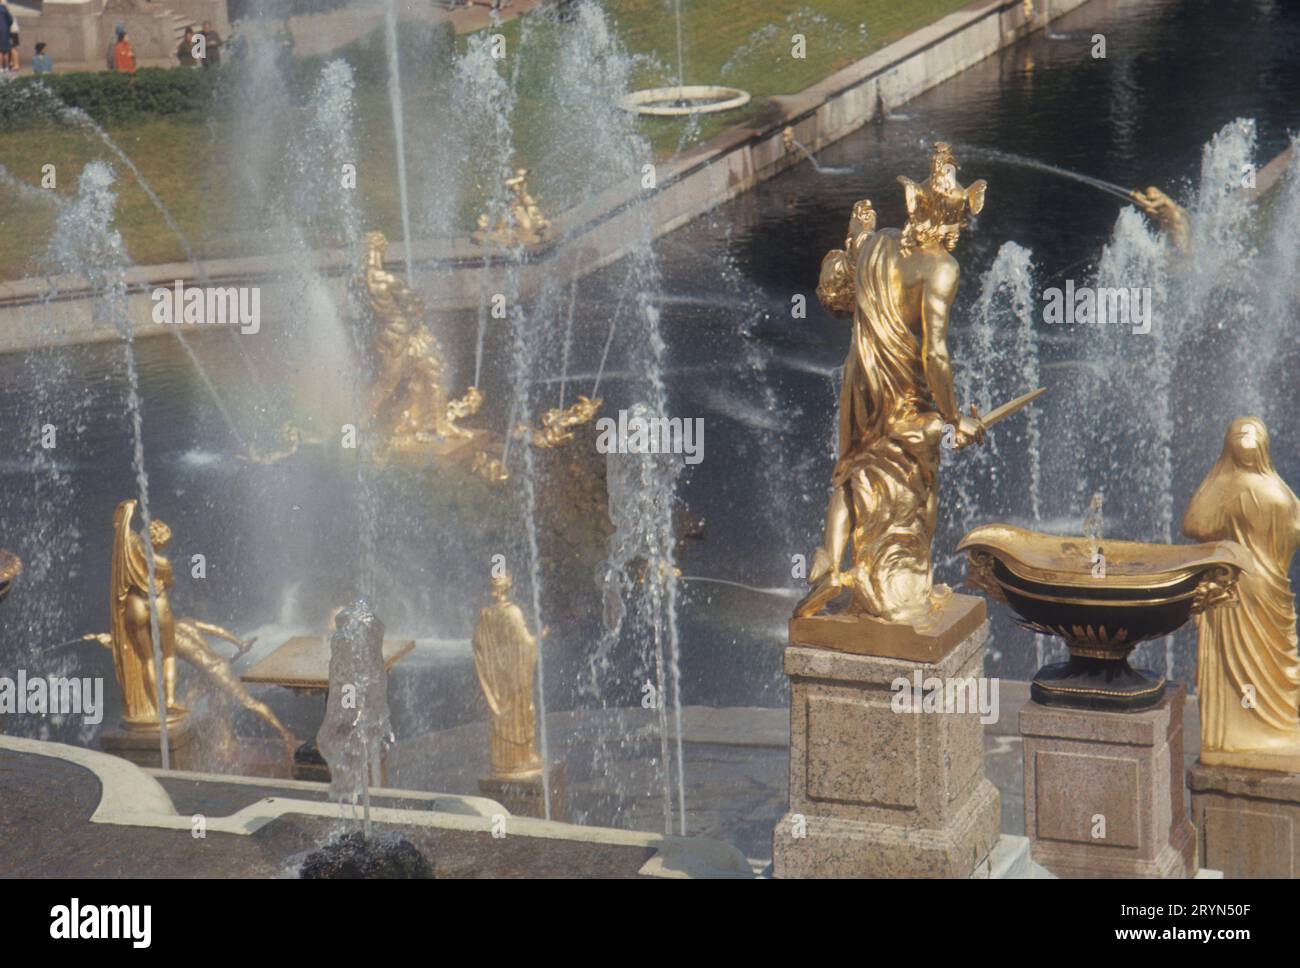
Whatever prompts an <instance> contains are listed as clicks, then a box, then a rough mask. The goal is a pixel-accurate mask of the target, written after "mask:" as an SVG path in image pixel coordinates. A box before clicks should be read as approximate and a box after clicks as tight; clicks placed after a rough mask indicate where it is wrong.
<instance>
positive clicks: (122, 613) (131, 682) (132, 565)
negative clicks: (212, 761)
mask: <svg viewBox="0 0 1300 968" xmlns="http://www.w3.org/2000/svg"><path fill="white" fill-rule="evenodd" d="M135 506H136V502H135V501H134V500H129V501H123V502H122V503H121V504H119V505H118V506H117V510H116V511H115V512H114V513H113V531H114V535H115V537H114V540H113V563H112V569H111V572H110V577H109V600H108V609H109V628H110V629H111V632H110V641H111V643H112V650H113V668H114V670H115V671H116V673H117V684H118V686H120V687H121V689H122V701H123V716H122V720H123V725H124V726H125V727H126V728H127V729H128V730H140V731H150V730H157V729H158V728H159V727H158V701H157V696H158V692H157V689H158V669H157V664H156V662H155V661H154V650H153V628H152V626H153V621H152V620H151V610H150V607H149V562H148V552H147V551H146V549H145V546H144V541H143V540H142V539H141V537H140V535H139V534H137V533H136V531H135V529H134V528H132V526H131V519H132V517H133V516H134V515H135ZM171 537H172V532H171V529H170V528H169V527H167V525H165V524H163V523H162V522H161V521H159V520H158V519H156V518H155V519H154V520H153V521H150V522H149V541H150V543H151V544H152V546H153V564H154V601H155V602H156V603H157V612H156V616H157V624H158V641H159V644H160V646H161V651H162V664H163V668H162V681H163V695H164V697H165V701H166V703H167V724H168V726H169V727H170V726H173V725H179V724H180V723H181V722H183V721H184V720H185V719H186V717H187V716H188V715H189V711H188V710H187V709H185V708H183V707H181V706H179V705H177V703H176V629H175V623H174V622H173V620H172V607H171V601H170V599H169V598H168V595H167V589H169V588H171V586H172V582H173V579H172V566H171V562H169V561H168V560H167V558H166V557H165V556H164V555H163V551H164V549H166V547H167V544H168V542H170V541H171Z"/></svg>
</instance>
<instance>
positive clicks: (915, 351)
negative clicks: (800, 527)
mask: <svg viewBox="0 0 1300 968" xmlns="http://www.w3.org/2000/svg"><path fill="white" fill-rule="evenodd" d="M955 172H956V162H955V159H954V158H953V155H952V151H951V150H950V149H949V147H948V146H947V145H945V144H942V143H940V144H936V145H935V147H934V153H933V155H932V157H931V162H930V177H929V180H928V181H927V182H926V183H925V184H923V185H918V184H916V183H915V182H913V181H911V180H910V179H908V178H902V177H900V178H899V182H900V183H901V184H902V185H903V191H904V195H905V199H906V203H907V214H908V222H907V225H906V226H905V227H904V228H903V229H902V231H899V230H897V229H881V230H880V231H876V230H875V226H876V215H875V212H874V210H873V209H872V207H871V203H870V202H869V201H865V200H863V201H860V202H858V203H857V205H855V206H854V209H853V218H852V220H851V221H850V224H849V235H848V238H847V239H846V241H845V247H844V249H836V250H834V251H832V252H830V253H828V254H827V256H826V258H825V259H824V260H823V262H822V273H821V283H820V285H819V286H818V288H817V295H818V298H819V299H821V301H822V304H823V305H825V306H826V308H827V309H828V310H830V311H831V312H832V313H835V314H836V315H840V316H846V315H849V314H850V313H851V314H852V316H853V335H852V339H851V343H850V349H849V355H848V359H847V361H846V362H845V366H844V382H843V387H842V389H841V392H840V414H839V460H838V462H837V463H836V465H835V470H834V472H833V473H832V475H831V485H832V493H831V500H830V506H829V508H828V509H827V512H826V535H825V540H824V544H823V546H822V547H821V548H818V549H817V551H816V553H815V555H814V557H813V562H812V566H811V567H810V569H809V574H808V581H809V583H810V584H811V585H812V586H813V588H812V590H811V591H810V592H809V593H808V595H807V596H806V597H805V598H804V599H803V601H801V602H800V603H799V605H798V606H797V607H796V609H795V615H796V616H808V615H816V614H817V613H818V612H819V611H821V609H822V608H823V607H824V606H825V605H827V604H828V603H829V602H830V601H831V600H832V599H834V598H835V597H836V596H837V595H838V594H839V593H840V591H841V590H843V589H845V588H848V589H851V591H852V601H851V604H850V609H851V610H852V611H854V612H856V613H862V614H867V615H871V616H875V617H878V618H882V619H885V620H887V621H891V622H902V623H907V624H913V625H915V624H918V623H922V622H924V621H925V620H926V618H927V617H928V616H930V615H931V613H932V612H933V610H934V608H935V607H936V597H935V594H934V588H933V577H932V572H931V565H930V546H931V542H932V541H933V538H934V530H935V524H936V520H937V502H936V492H937V489H938V472H939V447H940V444H941V442H942V441H943V440H944V439H945V438H946V439H947V441H948V443H949V444H950V445H952V446H954V447H957V448H960V447H964V446H966V445H968V444H971V443H978V442H980V441H982V440H983V436H984V424H982V423H981V421H980V420H979V418H978V417H977V416H975V415H974V411H973V410H972V413H971V415H970V416H965V415H962V414H961V413H959V412H958V410H957V398H956V393H955V390H954V387H953V376H952V365H951V363H950V362H949V358H948V346H947V336H948V313H949V310H950V308H951V307H952V303H953V300H954V298H955V297H956V294H957V283H958V279H959V276H960V269H959V267H958V265H957V261H956V260H955V259H954V258H953V257H952V255H951V254H950V252H951V251H952V249H953V247H954V246H955V245H956V244H957V239H958V237H959V236H960V234H961V230H962V228H964V227H965V226H966V224H967V223H968V219H969V215H971V214H975V213H978V212H979V211H980V209H981V208H983V206H984V189H985V183H984V182H982V181H977V182H975V183H974V184H972V185H971V186H970V187H969V188H966V187H963V186H961V185H959V184H958V183H957V179H956V174H955ZM850 537H852V540H853V556H852V564H851V566H850V567H849V569H848V570H847V571H844V572H841V570H840V568H841V563H842V560H843V558H844V553H845V551H846V549H847V545H848V542H849V539H850Z"/></svg>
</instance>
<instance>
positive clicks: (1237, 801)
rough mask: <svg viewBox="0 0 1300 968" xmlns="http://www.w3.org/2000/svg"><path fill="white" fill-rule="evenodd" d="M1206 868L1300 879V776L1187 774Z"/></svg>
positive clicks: (1205, 769) (1224, 770)
mask: <svg viewBox="0 0 1300 968" xmlns="http://www.w3.org/2000/svg"><path fill="white" fill-rule="evenodd" d="M1187 785H1188V786H1189V787H1190V788H1191V791H1192V820H1193V821H1194V822H1195V824H1196V836H1197V840H1198V841H1199V844H1200V851H1201V863H1203V864H1204V865H1205V866H1206V867H1212V868H1215V869H1217V870H1221V871H1223V876H1224V877H1228V878H1234V877H1300V774H1295V773H1275V772H1272V771H1267V770H1247V769H1243V768H1241V767H1238V766H1207V765H1206V764H1204V763H1201V762H1197V764H1196V765H1195V766H1193V767H1192V768H1191V769H1190V770H1189V771H1188V773H1187Z"/></svg>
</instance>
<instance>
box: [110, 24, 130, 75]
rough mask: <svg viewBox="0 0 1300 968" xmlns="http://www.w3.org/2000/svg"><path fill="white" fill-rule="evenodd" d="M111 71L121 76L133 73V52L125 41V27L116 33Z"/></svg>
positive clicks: (127, 41)
mask: <svg viewBox="0 0 1300 968" xmlns="http://www.w3.org/2000/svg"><path fill="white" fill-rule="evenodd" d="M113 70H115V71H120V72H122V73H123V74H134V73H135V50H134V48H132V47H131V42H130V41H129V40H127V39H126V28H125V27H123V28H122V29H121V30H120V31H119V32H118V35H117V44H116V45H115V46H114V47H113Z"/></svg>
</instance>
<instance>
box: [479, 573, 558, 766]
mask: <svg viewBox="0 0 1300 968" xmlns="http://www.w3.org/2000/svg"><path fill="white" fill-rule="evenodd" d="M511 584H512V581H511V578H510V575H508V574H503V575H499V576H495V577H493V579H492V598H493V599H494V601H493V602H492V604H491V605H488V606H487V607H486V608H484V609H483V610H482V611H481V612H479V616H478V625H477V626H475V628H474V640H473V642H474V671H475V672H477V673H478V681H479V685H480V686H481V687H482V689H483V697H484V698H485V699H486V700H487V704H488V710H489V712H490V713H491V720H490V722H489V752H490V758H491V763H492V775H493V776H497V777H502V778H518V777H527V776H536V775H538V774H540V773H541V771H542V760H541V757H539V756H538V755H537V751H536V750H535V749H534V748H533V742H534V735H535V732H536V728H537V714H536V712H535V710H534V707H533V677H534V675H535V674H536V672H537V639H536V638H534V637H533V635H532V634H531V633H530V632H529V631H528V625H527V623H525V622H524V613H523V612H522V611H520V609H519V606H518V605H516V604H515V603H514V602H512V601H511V600H510V587H511ZM543 634H545V633H543Z"/></svg>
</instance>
